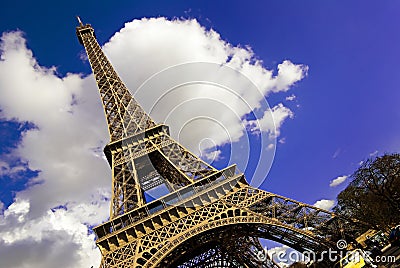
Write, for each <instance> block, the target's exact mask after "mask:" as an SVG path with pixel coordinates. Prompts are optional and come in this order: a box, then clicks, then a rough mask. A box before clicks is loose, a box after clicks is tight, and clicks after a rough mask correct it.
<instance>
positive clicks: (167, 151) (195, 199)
mask: <svg viewBox="0 0 400 268" xmlns="http://www.w3.org/2000/svg"><path fill="white" fill-rule="evenodd" d="M76 31H77V36H78V39H79V41H80V43H81V44H83V46H84V47H85V50H86V53H87V55H88V59H89V62H90V64H91V67H92V70H93V74H94V77H95V79H96V82H97V85H98V88H99V92H100V97H101V100H102V103H103V107H104V112H105V116H106V119H107V123H108V130H109V134H110V143H109V144H108V145H107V146H106V147H105V149H104V152H105V154H106V156H107V159H108V162H109V164H110V166H111V168H112V200H111V206H110V220H109V221H107V222H106V223H104V224H102V225H99V226H97V227H95V228H94V231H95V233H96V235H97V240H96V243H97V245H98V247H99V248H100V250H101V253H102V262H101V267H104V268H105V267H274V266H275V264H274V263H273V262H272V261H271V260H270V259H269V258H266V259H265V258H264V259H262V258H260V255H259V254H260V253H262V247H261V245H260V243H259V240H258V238H260V237H261V238H266V239H271V240H274V241H277V242H281V243H283V244H285V245H288V246H290V247H292V248H294V249H297V250H301V251H305V250H307V251H312V252H316V253H319V252H321V251H323V250H325V249H327V248H331V247H333V248H334V247H335V242H336V241H337V240H338V239H339V238H343V237H344V235H345V228H344V224H348V222H346V220H344V219H341V218H338V217H336V216H335V215H334V214H333V213H331V212H328V211H325V210H323V209H319V208H316V207H313V206H310V205H307V204H304V203H301V202H298V201H294V200H292V199H289V198H286V197H282V196H279V195H276V194H273V193H269V192H266V191H263V190H259V189H256V188H253V187H251V186H249V185H248V183H247V182H246V179H245V178H244V175H243V174H242V173H240V172H238V171H237V170H236V166H235V165H233V166H230V167H228V168H225V169H223V170H217V169H215V168H213V167H212V166H210V165H208V164H207V163H205V162H203V161H202V160H201V159H200V158H198V157H197V156H195V155H194V154H192V153H191V152H189V151H188V150H187V149H185V148H184V147H183V146H182V145H180V144H179V143H178V142H176V141H174V140H173V139H172V138H171V137H170V136H169V129H168V127H167V126H165V125H162V124H156V123H155V122H154V121H153V120H152V119H151V118H150V116H149V115H148V114H147V113H146V112H145V111H144V110H143V109H142V107H141V106H140V105H139V104H138V103H137V102H136V100H135V99H134V98H133V97H132V95H131V94H130V92H129V91H128V89H127V88H126V86H125V85H124V83H123V82H122V81H121V79H120V78H119V76H118V75H117V73H116V72H115V70H114V69H113V67H112V65H111V63H110V62H109V60H108V59H107V57H106V56H105V55H104V53H103V52H102V50H101V47H100V46H99V44H98V42H97V40H96V37H95V34H94V30H93V28H92V27H91V26H90V25H88V24H86V25H83V24H82V23H81V22H80V25H79V26H78V27H77V29H76ZM160 187H163V189H164V190H167V191H168V192H169V194H167V195H164V196H162V197H160V198H158V199H156V200H154V201H152V202H146V199H145V195H144V193H145V192H146V191H149V190H157V189H158V188H160Z"/></svg>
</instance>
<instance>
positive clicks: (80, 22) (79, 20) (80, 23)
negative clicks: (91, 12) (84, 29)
mask: <svg viewBox="0 0 400 268" xmlns="http://www.w3.org/2000/svg"><path fill="white" fill-rule="evenodd" d="M76 18H77V19H78V22H79V25H80V26H83V23H82V21H81V18H80V17H79V16H76Z"/></svg>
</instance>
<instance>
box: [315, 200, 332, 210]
mask: <svg viewBox="0 0 400 268" xmlns="http://www.w3.org/2000/svg"><path fill="white" fill-rule="evenodd" d="M313 206H314V207H317V208H321V209H325V210H330V209H331V208H333V206H335V200H328V199H321V200H318V201H317V202H315V203H314V205H313Z"/></svg>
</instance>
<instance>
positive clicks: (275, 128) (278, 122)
mask: <svg viewBox="0 0 400 268" xmlns="http://www.w3.org/2000/svg"><path fill="white" fill-rule="evenodd" d="M288 117H289V118H292V117H293V112H292V111H291V110H290V109H289V108H287V107H285V106H283V104H282V103H279V104H278V105H276V106H274V107H273V108H272V109H270V110H267V111H265V112H264V115H263V117H262V118H261V119H259V120H251V121H248V122H247V125H248V127H249V128H250V129H251V131H259V130H261V131H264V132H267V133H269V134H270V136H272V137H278V136H279V135H280V128H281V126H282V124H283V122H284V121H285V120H286V119H287V118H288Z"/></svg>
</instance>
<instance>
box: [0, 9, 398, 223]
mask: <svg viewBox="0 0 400 268" xmlns="http://www.w3.org/2000/svg"><path fill="white" fill-rule="evenodd" d="M399 11H400V3H399V2H398V1H381V2H378V1H248V2H247V3H244V2H243V1H229V2H222V1H218V2H217V1H168V2H167V1H140V2H139V1H119V3H118V4H113V3H112V2H111V1H87V2H83V1H66V2H60V3H58V2H54V1H42V2H40V3H38V2H28V1H26V2H25V1H22V2H21V1H17V2H15V1H14V2H11V1H9V2H7V3H3V4H2V9H1V16H0V17H1V19H0V31H1V32H2V33H3V32H9V31H16V30H20V31H22V32H23V33H24V34H23V37H24V38H25V39H26V42H27V46H28V48H29V49H30V50H31V51H32V52H33V57H34V58H35V59H36V60H37V62H38V64H39V65H40V66H43V67H47V68H50V67H52V66H55V67H56V68H57V72H56V75H57V76H58V77H60V78H63V77H65V76H66V75H67V73H73V74H77V73H81V74H82V75H88V74H90V68H89V65H88V64H87V63H85V62H83V61H82V60H81V58H80V55H81V53H82V46H81V45H80V44H79V43H78V41H77V38H76V36H75V26H76V24H77V23H76V19H75V15H80V16H81V17H82V20H83V21H84V22H87V23H91V24H92V25H93V27H94V28H95V30H96V35H97V38H98V41H99V43H100V44H101V45H103V44H105V43H106V42H108V41H109V39H110V38H111V37H112V36H113V35H114V34H115V33H116V32H118V31H119V30H120V29H121V28H122V27H123V26H124V23H126V22H130V21H132V20H134V19H140V18H142V17H147V18H151V17H166V18H168V19H173V18H181V19H196V20H197V21H198V22H199V24H200V25H201V26H203V27H205V28H206V29H207V30H209V29H213V30H214V31H215V32H217V33H219V34H220V37H221V39H222V40H224V41H225V42H227V43H230V44H231V45H232V46H240V47H246V46H249V47H251V50H252V51H253V52H254V58H255V59H258V60H261V61H262V65H263V66H264V67H265V68H266V69H268V70H273V72H274V75H276V74H277V66H278V64H280V63H282V62H283V61H285V60H289V61H291V62H293V63H294V64H303V65H305V66H308V72H307V75H306V76H305V77H304V78H302V79H299V81H297V82H296V83H294V84H293V85H291V87H290V90H289V91H287V92H278V93H274V94H270V95H268V97H267V101H268V103H269V105H270V106H271V107H273V106H275V105H278V104H279V103H283V104H284V105H285V107H288V108H289V109H290V110H291V111H292V112H293V117H292V118H287V119H286V120H285V122H284V123H283V124H282V126H281V128H280V136H279V138H278V139H280V140H282V139H283V140H284V143H279V142H278V144H277V147H276V153H275V158H274V162H273V164H272V168H271V170H270V172H269V174H268V176H267V179H266V180H265V182H264V183H263V184H262V185H261V188H263V189H265V190H267V191H272V192H275V193H278V194H281V195H284V196H287V197H290V198H293V199H296V200H299V201H303V202H306V203H310V204H314V203H315V202H316V201H318V200H321V199H326V200H334V199H335V198H336V195H337V194H338V193H339V192H340V190H342V189H344V187H345V186H346V185H347V182H348V180H346V181H345V182H344V183H342V184H340V185H339V186H336V187H330V185H329V184H330V183H331V181H332V180H334V179H335V178H337V177H339V176H344V175H350V174H351V173H352V172H354V171H355V170H356V169H357V167H358V166H359V163H360V161H362V160H365V159H366V158H368V157H370V156H373V155H376V154H378V155H380V154H383V153H385V152H389V153H390V152H398V151H399V149H400V140H399V139H398V137H399V134H400V124H399V123H398V122H399V120H400V106H399V105H398V101H399V99H400V90H399V89H398V85H399V83H400V75H399V73H400V67H399V64H398V62H399V60H400V52H399V47H400V35H399V33H398V25H399V23H400V17H399V16H398V14H399ZM110 51H111V49H110ZM110 53H111V52H110ZM111 54H112V53H111ZM117 70H118V69H117ZM291 95H295V99H294V100H293V101H289V100H286V98H287V97H288V96H291ZM0 96H1V95H0ZM31 96H32V95H31ZM33 96H35V95H33ZM92 96H94V98H96V95H92ZM21 98H23V96H21ZM37 98H40V96H37ZM32 101H35V99H34V98H33V99H32ZM96 101H97V100H96ZM10 105H11V104H10ZM0 109H1V110H2V112H4V111H5V110H7V109H8V107H1V106H0ZM7 113H8V114H7V116H6V117H5V116H4V115H2V114H0V116H1V117H2V118H3V119H2V121H1V123H0V133H1V136H0V156H1V157H2V158H3V159H1V160H2V161H3V162H6V163H7V164H8V167H7V168H8V169H12V167H13V166H15V167H21V166H22V168H20V170H15V172H7V174H6V172H2V173H0V174H3V176H2V177H1V178H0V187H1V188H0V201H1V202H2V203H4V207H3V209H1V210H0V211H3V212H2V213H4V211H6V208H7V207H8V206H9V205H11V204H12V203H14V202H15V199H14V198H15V197H16V196H18V192H20V191H22V190H25V189H27V188H29V187H32V185H34V184H37V183H40V182H38V181H37V180H35V179H34V178H35V176H37V175H38V173H40V170H41V166H40V165H33V164H32V163H30V162H29V163H27V162H26V161H25V162H24V161H22V160H20V159H18V157H11V156H10V154H11V155H13V152H14V151H15V148H18V146H19V142H20V141H21V139H22V137H21V132H22V131H24V130H26V129H29V128H32V127H34V126H32V125H30V124H29V123H24V124H21V123H15V122H10V116H12V113H11V112H7ZM101 122H102V121H100V124H99V128H103V127H104V128H105V126H103V125H101ZM98 146H99V148H101V147H102V146H104V144H98ZM100 152H101V151H100ZM18 161H22V162H24V163H22V164H21V163H19V162H18ZM99 172H100V171H99ZM60 176H61V175H60ZM109 182H110V187H111V178H109ZM86 186H87V187H90V185H86ZM38 202H39V201H38ZM32 204H33V203H31V208H32V206H33V205H32ZM60 205H64V204H60ZM60 213H61V212H60ZM0 229H1V225H0Z"/></svg>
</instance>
